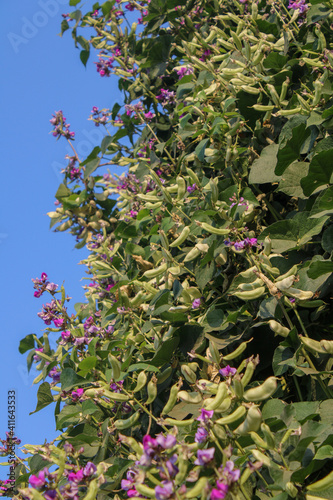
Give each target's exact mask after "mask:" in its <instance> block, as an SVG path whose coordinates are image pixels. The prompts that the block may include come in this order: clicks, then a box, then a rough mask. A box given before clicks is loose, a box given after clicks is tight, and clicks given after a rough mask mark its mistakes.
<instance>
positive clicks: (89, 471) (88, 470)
mask: <svg viewBox="0 0 333 500" xmlns="http://www.w3.org/2000/svg"><path fill="white" fill-rule="evenodd" d="M96 470H97V467H96V465H95V464H93V463H92V462H87V464H86V466H85V467H84V469H83V475H84V476H92V475H93V474H94V473H95V472H96Z"/></svg>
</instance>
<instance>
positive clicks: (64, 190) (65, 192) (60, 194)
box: [55, 184, 72, 201]
mask: <svg viewBox="0 0 333 500" xmlns="http://www.w3.org/2000/svg"><path fill="white" fill-rule="evenodd" d="M70 194H72V191H71V190H70V189H68V187H67V186H65V184H60V186H59V187H58V190H57V192H56V194H55V197H56V198H57V200H59V201H61V198H64V197H65V196H69V195H70Z"/></svg>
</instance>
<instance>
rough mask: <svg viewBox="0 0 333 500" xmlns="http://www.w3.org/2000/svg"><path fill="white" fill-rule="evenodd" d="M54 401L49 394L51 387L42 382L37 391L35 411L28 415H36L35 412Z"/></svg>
mask: <svg viewBox="0 0 333 500" xmlns="http://www.w3.org/2000/svg"><path fill="white" fill-rule="evenodd" d="M53 401H54V399H53V396H52V394H51V386H50V384H49V383H48V382H43V383H42V384H41V385H40V386H39V388H38V391H37V406H36V409H35V411H32V412H31V413H29V415H32V414H33V413H36V412H37V411H39V410H41V409H42V408H45V407H46V406H48V405H49V404H51V403H53Z"/></svg>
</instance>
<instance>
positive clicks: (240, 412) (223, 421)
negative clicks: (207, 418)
mask: <svg viewBox="0 0 333 500" xmlns="http://www.w3.org/2000/svg"><path fill="white" fill-rule="evenodd" d="M245 413H246V408H245V406H238V408H236V410H235V411H233V412H232V413H230V414H229V415H226V416H225V417H222V418H219V419H218V420H216V421H215V424H218V425H229V424H232V423H234V422H237V420H239V419H240V418H242V417H243V416H244V415H245Z"/></svg>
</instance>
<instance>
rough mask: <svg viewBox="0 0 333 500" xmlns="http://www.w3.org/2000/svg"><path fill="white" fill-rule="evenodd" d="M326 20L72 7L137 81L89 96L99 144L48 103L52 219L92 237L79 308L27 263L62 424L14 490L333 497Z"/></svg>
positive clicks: (125, 78) (124, 78)
mask: <svg viewBox="0 0 333 500" xmlns="http://www.w3.org/2000/svg"><path fill="white" fill-rule="evenodd" d="M78 3H79V1H76V0H71V1H70V5H71V6H73V7H76V6H77V4H78ZM135 9H136V10H137V13H138V14H137V16H136V18H135V19H136V22H133V23H132V25H130V23H129V22H128V20H126V16H125V14H124V12H126V11H132V10H135ZM138 16H140V17H139V18H138ZM129 17H130V16H128V18H129ZM331 21H332V13H331V3H330V2H320V0H319V1H318V0H312V1H311V2H310V3H309V4H305V3H304V0H299V1H298V2H290V3H289V4H288V5H287V4H284V3H283V2H264V1H259V3H255V2H250V0H249V1H247V0H242V1H240V2H238V1H237V0H235V1H232V0H228V1H225V2H220V1H218V0H201V1H200V2H199V1H198V2H196V1H195V0H178V1H175V0H170V1H168V2H164V1H163V0H151V1H150V2H148V3H146V2H145V1H144V2H141V3H137V2H134V1H132V0H130V1H129V2H128V3H127V2H123V1H121V0H120V1H117V3H115V2H114V1H107V2H105V3H103V4H101V5H100V4H98V3H96V4H94V5H93V7H92V9H91V11H89V12H87V13H85V14H84V13H83V12H82V11H81V10H75V11H74V12H72V13H71V14H69V15H67V16H65V19H64V21H63V23H62V33H64V32H65V31H66V30H68V29H72V35H73V38H74V41H75V45H76V46H77V47H79V46H80V47H81V49H82V50H81V52H80V57H81V60H82V62H83V63H84V64H86V63H87V60H88V58H89V55H90V51H91V50H93V49H97V50H98V51H99V56H98V61H97V62H96V68H97V71H98V73H99V75H100V76H101V77H103V78H107V77H109V76H111V75H116V76H117V77H118V85H119V88H120V90H122V91H123V94H124V103H121V104H118V103H116V104H114V106H113V109H104V110H99V109H97V108H94V109H93V111H92V114H91V116H90V119H91V120H93V121H94V122H95V124H96V125H97V126H104V127H105V130H106V135H105V137H104V139H103V141H102V143H101V145H100V146H98V147H95V148H94V149H93V150H92V152H91V153H90V155H89V156H88V157H87V158H86V159H84V160H82V159H80V158H79V157H78V155H77V153H76V152H75V147H74V144H75V142H74V134H73V133H71V132H69V128H68V125H66V124H65V118H64V117H63V116H62V113H61V112H57V113H56V115H54V117H53V119H52V121H51V122H52V124H53V125H54V127H55V128H54V131H53V133H54V135H55V136H56V137H57V138H60V137H65V139H67V141H68V142H69V143H70V144H71V146H72V148H73V151H74V155H73V157H71V158H70V159H69V164H68V167H67V169H66V171H65V172H64V182H63V183H62V184H61V185H60V187H59V189H58V191H57V193H56V198H57V203H58V206H57V208H56V210H55V211H54V212H50V213H49V216H50V217H51V227H55V228H56V230H57V231H64V230H68V229H69V230H70V232H71V233H72V234H73V235H75V236H76V240H77V245H76V246H77V247H78V248H81V247H83V246H84V245H86V246H87V247H88V249H89V251H90V255H89V257H88V258H87V259H85V260H84V261H83V263H84V264H85V265H86V267H87V272H88V274H89V275H90V278H91V283H90V284H89V286H87V287H86V298H87V301H86V303H84V304H76V305H75V311H76V314H72V315H70V314H69V313H68V311H67V307H66V304H67V302H69V301H70V299H69V298H68V297H67V296H66V292H65V290H64V288H63V287H61V290H58V287H57V285H55V284H53V283H50V282H48V280H47V276H46V275H45V273H43V274H42V276H41V278H40V279H36V280H34V286H35V289H36V292H35V295H36V296H37V297H39V296H41V295H42V294H44V293H50V294H51V295H52V300H51V302H50V303H48V304H46V305H44V306H43V310H42V312H41V313H39V316H40V317H41V319H43V320H44V322H45V323H46V325H47V328H46V330H45V333H44V334H43V336H42V337H40V338H37V336H35V335H28V336H27V337H26V338H25V339H23V340H22V342H21V345H20V351H21V352H22V353H24V352H27V351H29V354H28V366H29V368H30V367H31V365H32V363H33V362H37V363H38V366H37V368H38V370H40V375H39V376H38V377H37V378H36V380H35V382H36V383H39V382H42V383H41V385H40V387H39V390H38V402H37V407H36V411H39V410H40V409H42V408H44V407H45V406H47V405H49V404H51V403H53V402H55V403H56V406H55V419H56V428H57V429H58V430H60V431H62V434H61V436H60V437H59V438H58V439H57V440H56V442H57V446H55V445H54V443H53V444H44V445H43V446H34V447H32V446H30V447H29V446H27V447H26V450H27V452H33V453H34V455H33V456H32V457H29V458H28V459H27V464H25V463H24V461H22V460H19V461H17V463H16V474H17V481H16V490H15V498H17V499H26V498H32V499H34V500H35V499H37V500H42V499H43V498H46V499H47V500H49V499H52V500H53V499H58V498H60V499H62V498H75V499H78V498H84V499H85V500H91V499H94V498H98V499H102V498H117V499H119V498H128V497H134V498H157V499H158V500H162V499H169V498H170V499H172V498H177V499H179V500H180V499H184V498H186V499H187V498H189V499H190V498H203V499H205V498H210V499H212V500H214V499H218V498H227V499H228V498H230V499H232V498H235V499H236V498H237V499H251V498H253V499H260V500H265V499H268V498H271V497H275V498H277V499H279V500H287V499H289V498H297V499H299V500H301V499H307V500H314V499H315V498H326V499H330V498H332V496H333V474H332V472H330V471H331V470H332V458H333V454H332V452H333V441H332V423H331V412H332V409H333V396H332V391H333V387H332V376H331V375H332V354H333V338H332V326H333V325H332V315H331V314H330V312H331V300H332V299H331V294H332V270H333V263H332V251H333V243H332V241H333V225H332V214H333V204H332V189H333V186H332V184H333V183H332V179H333V170H332V168H333V167H332V165H333V138H332V131H333V128H332V127H333V122H332V115H333V112H332V110H333V101H332V81H333V78H332V71H333V57H332V50H331V49H332V44H333V37H332V29H331ZM126 25H127V26H126ZM81 28H84V29H86V31H87V32H89V33H90V34H91V33H92V32H93V34H92V35H91V37H90V40H87V39H85V38H84V37H83V36H82V35H81V34H79V32H80V33H81V30H80V29H81ZM92 30H93V31H92ZM108 125H112V127H113V129H112V130H113V131H114V132H113V133H112V134H111V133H110V130H111V129H110V128H109V127H108ZM108 165H110V166H111V165H118V166H120V167H126V169H127V170H126V173H124V174H123V175H121V176H115V175H111V174H110V173H107V171H106V169H105V168H104V170H103V167H106V166H108ZM52 323H53V324H52ZM50 325H51V326H50ZM49 332H59V333H61V336H60V337H59V340H58V342H57V346H56V347H55V348H53V347H52V346H51V345H50V343H49V340H48V335H49ZM47 377H51V378H52V382H51V383H49V382H48V381H47V380H48V379H47ZM51 464H53V465H54V464H55V465H56V469H55V472H52V473H51V472H50V471H49V470H48V469H49V467H50V465H51ZM29 484H30V486H29ZM2 488H3V492H4V494H6V486H3V487H2Z"/></svg>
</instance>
